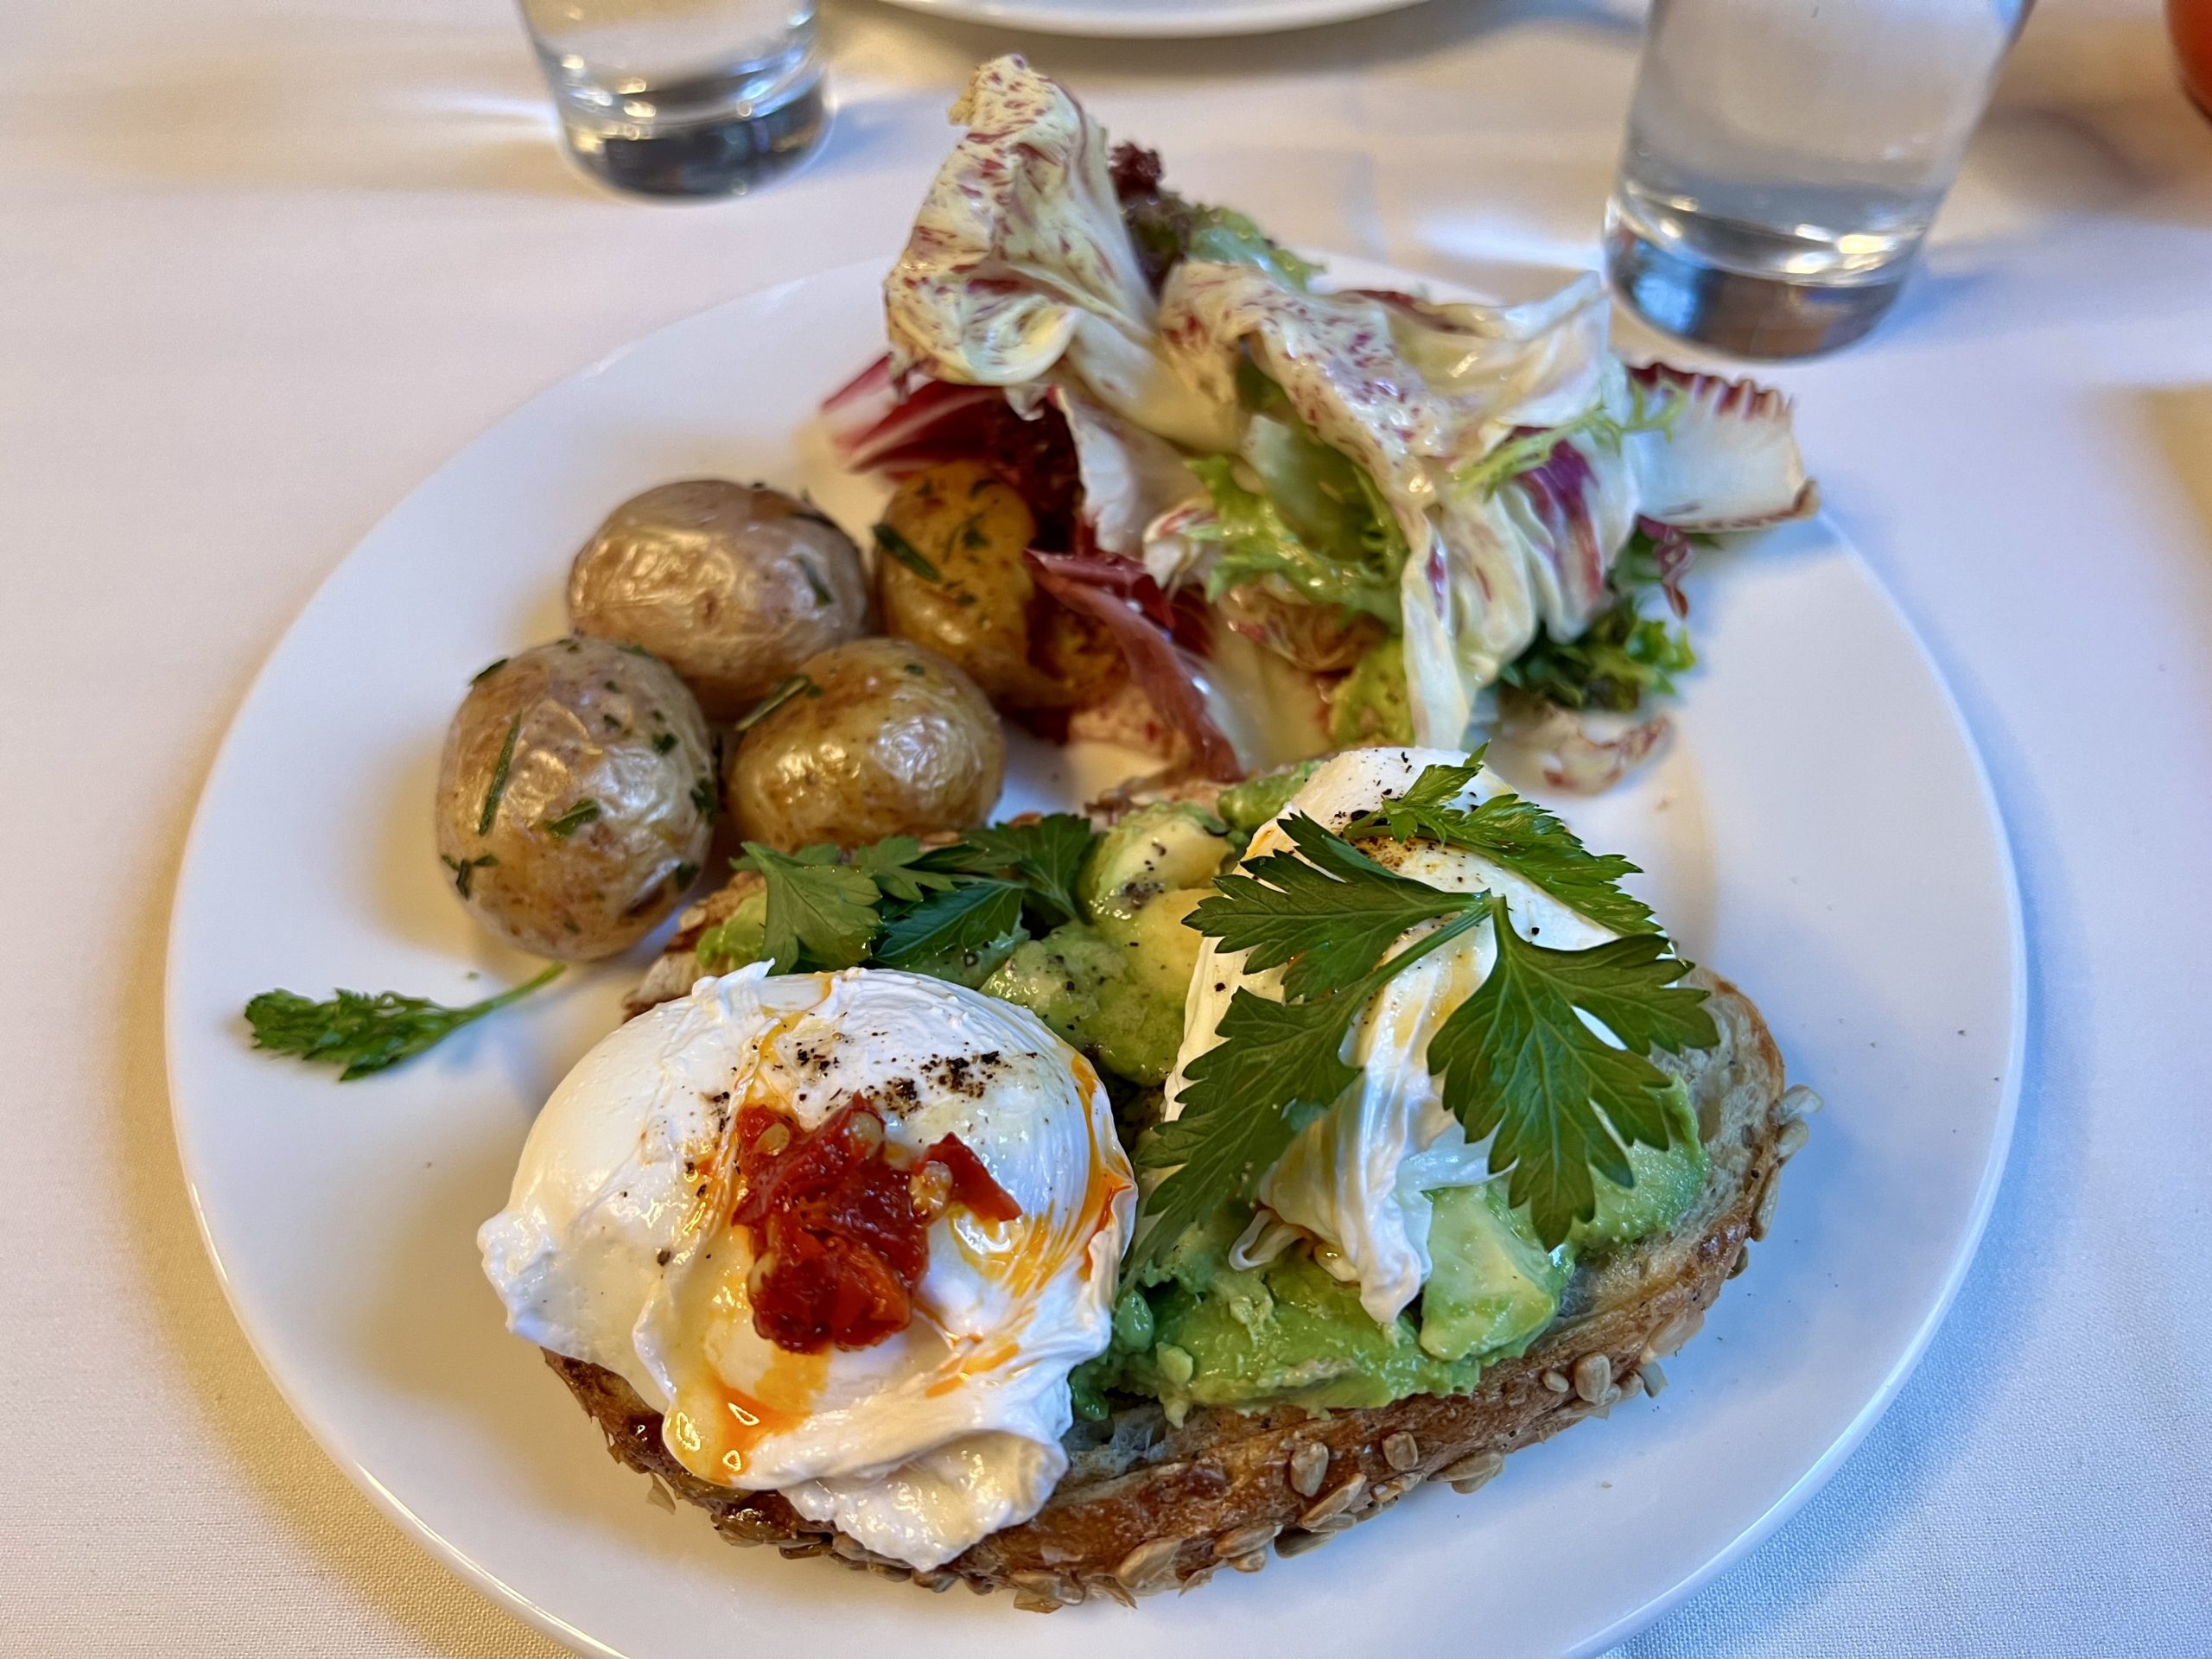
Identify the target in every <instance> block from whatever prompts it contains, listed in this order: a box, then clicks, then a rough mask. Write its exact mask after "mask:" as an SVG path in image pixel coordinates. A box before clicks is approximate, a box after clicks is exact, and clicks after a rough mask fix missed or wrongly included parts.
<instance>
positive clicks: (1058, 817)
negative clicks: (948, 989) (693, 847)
mask: <svg viewBox="0 0 2212 1659" xmlns="http://www.w3.org/2000/svg"><path fill="white" fill-rule="evenodd" d="M1095 839H1096V836H1095V835H1094V833H1093V831H1092V830H1091V828H1090V823H1089V822H1088V821H1087V820H1086V819H1084V818H1081V817H1077V816H1075V815H1074V814H1073V813H1069V812H1055V813H1052V814H1051V815H1050V816H1048V817H1041V818H1038V819H1036V820H1034V821H1033V822H1031V823H1011V824H995V825H993V826H992V827H990V828H989V829H976V830H973V831H971V832H970V833H969V835H968V836H965V837H964V838H963V839H962V840H959V841H957V842H952V843H951V844H950V846H945V847H933V848H928V849H925V848H924V847H923V846H922V844H921V843H920V842H918V841H917V840H915V839H914V838H913V837H912V836H890V837H888V838H887V839H885V840H882V841H879V842H872V843H870V844H869V845H868V846H865V847H861V848H859V849H856V850H855V852H854V853H853V854H852V855H851V858H850V861H846V860H845V859H844V857H843V855H841V854H840V853H839V851H838V850H837V849H836V848H834V847H829V846H816V847H805V848H802V849H799V850H798V852H796V853H779V852H777V851H775V850H774V849H772V848H768V847H764V846H762V845H761V844H760V842H751V841H748V842H746V843H745V855H744V856H743V857H742V858H741V859H739V860H738V861H737V868H740V869H748V870H752V871H753V872H755V873H756V874H759V875H760V878H761V880H762V882H763V886H764V888H765V891H766V925H765V927H764V929H763V933H762V939H761V955H762V957H764V958H765V959H766V960H768V961H770V962H772V963H773V964H774V971H775V972H777V973H790V972H791V971H792V970H793V969H837V968H852V967H857V966H859V965H860V964H861V963H878V964H880V965H882V966H885V967H891V968H899V967H911V966H914V965H916V964H918V963H928V962H935V961H941V960H943V959H944V958H945V957H958V956H962V955H965V954H968V953H969V952H976V951H982V950H989V949H991V948H993V947H994V946H995V945H998V944H1003V943H1004V942H1005V941H1007V939H1008V938H1012V937H1014V935H1015V934H1016V933H1017V931H1020V930H1022V929H1024V928H1030V929H1033V931H1038V932H1045V931H1050V930H1051V929H1052V928H1053V927H1056V926H1058V925H1059V924H1060V923H1062V922H1070V921H1075V920H1077V919H1079V918H1080V917H1081V914H1082V912H1081V907H1080V906H1078V905H1077V901H1076V897H1075V882H1076V875H1077V872H1078V871H1079V870H1080V869H1081V868H1083V861H1084V855H1086V854H1087V853H1089V852H1090V844H1091V842H1092V841H1093V840H1095Z"/></svg>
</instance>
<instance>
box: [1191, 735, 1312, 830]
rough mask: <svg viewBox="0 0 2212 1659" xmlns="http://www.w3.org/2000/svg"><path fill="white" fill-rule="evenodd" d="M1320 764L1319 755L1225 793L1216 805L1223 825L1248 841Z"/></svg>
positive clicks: (1281, 807)
mask: <svg viewBox="0 0 2212 1659" xmlns="http://www.w3.org/2000/svg"><path fill="white" fill-rule="evenodd" d="M1320 764H1321V760H1320V757H1319V756H1318V755H1317V756H1315V757H1314V758H1313V760H1300V761H1299V762H1298V763H1297V764H1296V765H1295V766H1284V767H1282V768H1281V770H1279V771H1275V772H1262V773H1261V774H1260V776H1258V777H1257V778H1247V779H1245V780H1244V781H1243V783H1241V784H1236V785H1231V786H1230V788H1228V789H1224V790H1223V791H1221V798H1219V799H1218V800H1217V801H1216V802H1215V803H1214V804H1213V805H1214V810H1215V811H1217V812H1218V813H1220V814H1221V819H1222V822H1223V823H1226V824H1227V825H1228V826H1229V827H1230V829H1232V830H1233V831H1235V832H1236V834H1237V835H1239V836H1243V837H1244V838H1245V839H1246V840H1248V841H1249V839H1250V838H1251V835H1252V832H1253V831H1254V830H1255V829H1258V828H1259V827H1260V826H1261V825H1262V824H1263V823H1266V822H1267V821H1268V819H1269V818H1272V817H1274V815H1275V814H1276V813H1278V812H1280V811H1281V810H1283V808H1285V807H1286V806H1288V805H1289V804H1290V798H1291V797H1292V796H1294V795H1295V794H1297V793H1298V791H1300V790H1301V789H1303V788H1305V787H1306V779H1308V778H1311V777H1312V776H1313V772H1314V769H1315V768H1316V767H1318V766H1319V765H1320Z"/></svg>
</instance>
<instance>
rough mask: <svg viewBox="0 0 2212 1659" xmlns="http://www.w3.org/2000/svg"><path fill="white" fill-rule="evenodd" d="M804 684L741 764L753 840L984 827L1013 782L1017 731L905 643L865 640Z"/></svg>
mask: <svg viewBox="0 0 2212 1659" xmlns="http://www.w3.org/2000/svg"><path fill="white" fill-rule="evenodd" d="M799 675H800V678H801V682H802V683H801V684H800V686H799V689H798V691H797V693H796V695H793V696H789V697H786V698H785V699H784V700H783V701H782V702H780V703H779V704H778V705H777V706H776V707H775V708H773V709H770V710H769V711H768V712H767V713H766V715H763V716H762V717H761V718H760V720H758V721H755V722H754V723H753V725H752V727H751V728H749V729H748V730H747V732H746V734H745V735H744V737H743V739H742V740H741V741H740V742H739V744H738V746H737V747H736V749H735V750H734V752H733V753H731V755H730V757H729V763H728V786H729V804H730V811H731V813H732V814H733V815H734V817H735V818H736V820H737V827H738V830H739V832H740V833H741V835H742V836H744V837H745V838H746V839H747V840H748V841H760V842H766V843H767V844H768V845H769V846H771V847H774V848H779V849H783V850H785V851H789V850H791V849H794V848H798V847H804V846H805V845H807V844H808V843H809V842H836V844H838V845H839V846H843V847H852V846H857V845H859V844H860V843H861V842H871V841H880V840H881V839H882V838H883V837H884V836H900V835H905V836H927V835H931V834H934V833H936V832H938V831H940V830H948V829H968V828H969V826H971V825H974V824H977V823H982V821H983V815H984V814H985V813H987V812H988V811H989V810H990V809H991V804H992V803H993V802H994V801H995V800H997V799H998V796H999V785H1000V784H1001V782H1002V781H1003V780H1004V779H1005V776H1006V734H1005V733H1004V732H1003V731H1002V730H1001V729H1000V727H999V719H998V716H997V715H995V714H994V713H992V712H991V705H990V704H989V702H987V701H986V700H985V699H984V696H983V694H982V692H981V691H979V690H976V683H975V682H974V681H973V680H971V679H969V677H968V676H967V675H965V674H963V672H961V671H960V670H959V669H958V668H957V667H956V666H954V665H953V664H950V663H949V662H947V661H945V659H944V658H942V657H940V656H938V654H937V653H936V652H933V651H927V650H925V649H924V648H922V647H921V646H919V645H912V644H911V643H909V642H908V641H906V640H904V639H855V640H853V641H852V642H850V643H849V644H847V645H836V646H833V647H832V648H831V649H829V650H828V651H825V652H821V653H820V654H818V655H817V656H814V657H810V658H808V659H807V660H806V661H805V663H804V664H801V666H800V669H799Z"/></svg>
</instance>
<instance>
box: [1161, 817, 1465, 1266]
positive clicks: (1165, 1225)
mask: <svg viewBox="0 0 2212 1659" xmlns="http://www.w3.org/2000/svg"><path fill="white" fill-rule="evenodd" d="M1315 828H1316V829H1317V830H1319V833H1320V834H1321V835H1324V836H1326V835H1327V834H1328V832H1327V831H1326V830H1325V829H1319V825H1316V826H1315ZM1332 839H1333V838H1332ZM1345 850H1346V851H1350V850H1351V849H1349V848H1347V849H1345ZM1354 856H1355V857H1357V854H1355V855H1354ZM1384 874H1388V872H1384ZM1344 885H1345V886H1346V887H1348V888H1351V889H1354V891H1352V892H1347V893H1345V894H1344V898H1346V899H1351V898H1353V897H1355V896H1356V890H1357V887H1358V886H1359V885H1361V884H1360V883H1358V882H1347V883H1345V884H1344ZM1437 899H1438V900H1439V906H1440V908H1456V909H1457V910H1458V911H1459V914H1457V915H1455V916H1453V917H1452V919H1451V920H1450V921H1448V922H1446V923H1445V924H1444V925H1442V926H1441V927H1438V928H1434V929H1433V930H1431V931H1429V932H1428V933H1427V934H1426V935H1425V936H1423V937H1422V938H1420V939H1419V940H1417V941H1415V942H1414V944H1409V945H1408V946H1407V947H1406V948H1405V949H1404V950H1401V951H1399V952H1398V953H1397V954H1396V955H1395V956H1394V957H1391V958H1390V959H1389V961H1387V962H1384V963H1381V964H1380V965H1379V966H1375V967H1373V968H1372V969H1370V970H1369V971H1367V972H1365V973H1363V974H1362V975H1361V976H1359V977H1357V978H1355V979H1351V980H1343V979H1338V978H1335V977H1334V974H1335V973H1336V972H1338V971H1340V970H1341V968H1342V965H1343V961H1344V958H1343V957H1341V956H1340V955H1339V956H1338V957H1337V958H1336V960H1335V962H1334V963H1333V964H1332V969H1331V970H1330V971H1329V972H1326V973H1324V972H1321V971H1319V970H1317V971H1316V972H1315V973H1313V974H1309V975H1308V976H1307V982H1308V983H1319V984H1321V985H1324V986H1325V988H1324V989H1322V990H1320V991H1319V993H1318V994H1316V995H1309V996H1306V997H1303V998H1296V997H1294V998H1289V999H1287V1000H1286V1001H1281V1002H1277V1001H1272V1000H1270V999H1269V998H1267V997H1264V996H1260V995H1255V994H1254V993H1253V992H1251V991H1249V990H1244V989H1241V988H1240V989H1239V990H1238V991H1237V993H1236V995H1235V996H1233V997H1231V998H1230V1002H1229V1008H1228V1011H1227V1012H1226V1013H1224V1014H1223V1015H1222V1017H1221V1024H1220V1026H1219V1027H1218V1028H1217V1033H1216V1034H1217V1036H1218V1037H1219V1039H1220V1040H1219V1041H1218V1042H1217V1044H1216V1045H1215V1046H1213V1047H1211V1048H1210V1049H1208V1050H1207V1051H1206V1052H1205V1053H1203V1054H1201V1055H1199V1056H1198V1058H1197V1059H1195V1060H1193V1061H1192V1062H1191V1064H1190V1066H1189V1068H1188V1070H1187V1071H1185V1074H1184V1085H1183V1090H1182V1095H1181V1099H1180V1103H1179V1104H1180V1110H1179V1114H1178V1115H1177V1116H1176V1118H1175V1120H1174V1121H1173V1122H1169V1123H1163V1124H1161V1125H1160V1128H1157V1129H1156V1130H1154V1132H1153V1133H1152V1134H1151V1135H1147V1136H1146V1137H1145V1139H1144V1140H1142V1141H1140V1142H1139V1143H1138V1146H1137V1161H1138V1162H1139V1163H1141V1164H1142V1165H1144V1166H1146V1167H1147V1168H1152V1169H1166V1170H1169V1171H1171V1172H1172V1173H1170V1174H1169V1175H1168V1176H1167V1177H1166V1179H1164V1180H1162V1181H1161V1182H1160V1185H1158V1186H1156V1187H1154V1189H1153V1190H1152V1192H1150V1193H1149V1194H1148V1195H1147V1197H1146V1198H1145V1201H1144V1214H1143V1217H1142V1219H1141V1223H1140V1227H1139V1231H1138V1235H1137V1241H1136V1246H1135V1249H1134V1250H1133V1251H1132V1252H1131V1255H1130V1259H1129V1262H1128V1268H1126V1269H1125V1271H1126V1272H1128V1273H1130V1274H1135V1273H1136V1272H1138V1271H1140V1270H1141V1268H1144V1267H1145V1266H1146V1265H1147V1264H1148V1263H1149V1262H1153V1261H1155V1260H1157V1259H1158V1258H1159V1257H1160V1255H1162V1254H1163V1253H1164V1252H1166V1250H1167V1249H1169V1248H1170V1247H1171V1246H1173V1244H1174V1243H1175V1242H1176V1241H1177V1240H1178V1239H1179V1238H1180V1237H1182V1236H1183V1235H1184V1233H1185V1231H1187V1230H1189V1229H1190V1228H1191V1227H1192V1226H1193V1225H1195V1224H1197V1223H1198V1222H1202V1221H1204V1220H1205V1219H1206V1218H1207V1217H1209V1216H1211V1215H1212V1214H1213V1213H1214V1211H1216V1210H1217V1209H1219V1208H1220V1207H1221V1205H1224V1204H1225V1203H1227V1202H1229V1201H1230V1200H1231V1199H1234V1198H1245V1197H1247V1196H1249V1193H1250V1192H1251V1190H1252V1186H1253V1184H1254V1183H1255V1182H1256V1181H1257V1180H1258V1179H1260V1177H1261V1176H1262V1175H1263V1174H1265V1173H1267V1171H1268V1168H1269V1166H1272V1165H1273V1164H1274V1161H1275V1160H1277V1159H1278V1158H1280V1157H1281V1156H1282V1154H1283V1152H1284V1149H1285V1148H1287V1147H1288V1146H1289V1145H1290V1143H1291V1141H1292V1139H1293V1138H1294V1136H1295V1135H1297V1134H1298V1132H1299V1130H1300V1129H1301V1128H1305V1127H1306V1124H1308V1123H1310V1122H1313V1120H1314V1119H1315V1118H1317V1117H1319V1116H1321V1115H1322V1114H1323V1113H1325V1112H1326V1111H1328V1110H1329V1109H1331V1108H1332V1107H1333V1106H1334V1105H1335V1104H1336V1103H1337V1101H1338V1098H1339V1097H1340V1096H1342V1095H1343V1094H1344V1090H1347V1089H1349V1088H1350V1087H1351V1085H1352V1084H1354V1083H1355V1082H1356V1081H1357V1079H1358V1077H1359V1073H1358V1072H1357V1071H1355V1070H1353V1068H1352V1067H1351V1066H1349V1065H1345V1064H1344V1039H1345V1037H1346V1035H1347V1034H1348V1033H1350V1032H1351V1022H1352V1021H1353V1020H1355V1019H1357V1017H1358V1015H1359V1013H1360V1011H1361V1010H1362V1009H1363V1008H1364V1007H1366V1006H1367V1003H1368V1001H1369V999H1370V998H1371V997H1372V996H1373V995H1375V994H1376V992H1377V991H1379V990H1381V989H1382V988H1383V986H1385V985H1387V984H1389V982H1390V981H1391V980H1393V979H1395V978H1396V977H1397V976H1398V975H1400V974H1402V973H1403V972H1404V971H1405V970H1406V969H1408V968H1410V967H1412V966H1413V965H1414V963H1416V962H1419V961H1420V960H1421V958H1422V957H1426V956H1427V955H1428V954H1429V953H1430V952H1431V951H1433V950H1440V949H1441V948H1442V947H1443V946H1445V945H1446V944H1450V943H1451V942H1452V940H1454V939H1457V938H1459V937H1460V936H1461V935H1462V934H1465V933H1466V932H1468V931H1471V930H1472V929H1473V928H1474V927H1476V926H1477V925H1478V924H1479V923H1480V922H1481V920H1482V918H1483V913H1484V912H1483V910H1482V904H1481V895H1480V894H1478V893H1443V892H1438V893H1437ZM1370 961H1371V958H1370Z"/></svg>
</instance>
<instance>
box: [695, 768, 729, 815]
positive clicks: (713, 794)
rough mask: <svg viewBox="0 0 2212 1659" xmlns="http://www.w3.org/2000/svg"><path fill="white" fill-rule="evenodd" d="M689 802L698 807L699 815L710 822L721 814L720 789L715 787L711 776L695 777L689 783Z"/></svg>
mask: <svg viewBox="0 0 2212 1659" xmlns="http://www.w3.org/2000/svg"><path fill="white" fill-rule="evenodd" d="M691 804H692V805H693V806H695V807H696V808H698V809H699V816H700V817H702V818H704V819H705V820H706V821H707V822H708V823H713V822H714V821H715V819H716V818H718V817H721V815H722V796H721V791H720V790H718V789H716V788H715V780H714V779H711V778H700V779H695V780H694V781H693V783H692V785H691Z"/></svg>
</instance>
